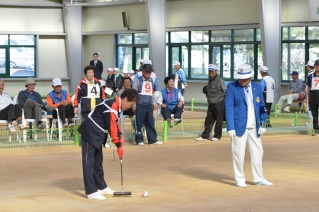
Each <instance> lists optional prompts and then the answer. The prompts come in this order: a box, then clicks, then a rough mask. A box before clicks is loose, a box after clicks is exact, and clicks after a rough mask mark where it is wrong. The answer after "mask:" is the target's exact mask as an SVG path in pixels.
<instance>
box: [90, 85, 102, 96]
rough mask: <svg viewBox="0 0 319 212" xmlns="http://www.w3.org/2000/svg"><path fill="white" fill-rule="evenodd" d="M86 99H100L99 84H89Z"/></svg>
mask: <svg viewBox="0 0 319 212" xmlns="http://www.w3.org/2000/svg"><path fill="white" fill-rule="evenodd" d="M87 98H100V87H99V84H89V85H88V93H87Z"/></svg>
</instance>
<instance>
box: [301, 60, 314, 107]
mask: <svg viewBox="0 0 319 212" xmlns="http://www.w3.org/2000/svg"><path fill="white" fill-rule="evenodd" d="M306 69H307V77H306V89H305V91H306V96H305V98H306V102H307V104H308V99H307V97H308V93H307V92H308V86H307V82H308V76H309V75H311V74H312V73H313V72H315V64H314V63H313V62H311V61H308V63H307V64H306ZM308 109H309V104H308ZM300 111H302V108H301V109H300ZM308 112H309V110H308Z"/></svg>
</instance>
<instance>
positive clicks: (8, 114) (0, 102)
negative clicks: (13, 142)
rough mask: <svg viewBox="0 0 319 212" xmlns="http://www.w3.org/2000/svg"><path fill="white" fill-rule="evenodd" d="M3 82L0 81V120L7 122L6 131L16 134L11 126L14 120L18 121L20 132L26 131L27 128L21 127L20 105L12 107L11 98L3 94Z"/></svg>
mask: <svg viewBox="0 0 319 212" xmlns="http://www.w3.org/2000/svg"><path fill="white" fill-rule="evenodd" d="M3 90H4V81H3V80H1V79H0V120H7V121H8V129H9V130H10V131H11V132H16V131H17V130H16V128H15V127H14V126H13V124H12V122H13V121H14V120H17V121H18V128H19V129H20V130H24V129H27V127H25V126H23V125H22V107H21V105H14V102H13V101H12V99H11V97H10V96H9V95H8V94H6V93H4V92H3Z"/></svg>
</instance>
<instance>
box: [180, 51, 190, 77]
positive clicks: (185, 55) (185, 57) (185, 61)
mask: <svg viewBox="0 0 319 212" xmlns="http://www.w3.org/2000/svg"><path fill="white" fill-rule="evenodd" d="M181 67H182V69H183V70H184V74H185V77H186V78H188V77H189V67H188V46H182V61H181Z"/></svg>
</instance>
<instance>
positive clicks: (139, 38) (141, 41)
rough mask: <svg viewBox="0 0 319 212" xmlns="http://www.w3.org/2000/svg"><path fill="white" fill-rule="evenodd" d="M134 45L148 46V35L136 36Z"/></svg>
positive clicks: (137, 34) (138, 34) (140, 34)
mask: <svg viewBox="0 0 319 212" xmlns="http://www.w3.org/2000/svg"><path fill="white" fill-rule="evenodd" d="M134 43H135V44H147V43H148V34H147V33H136V34H134Z"/></svg>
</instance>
